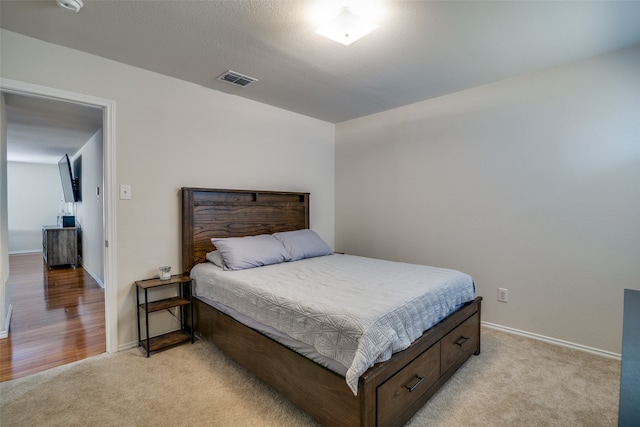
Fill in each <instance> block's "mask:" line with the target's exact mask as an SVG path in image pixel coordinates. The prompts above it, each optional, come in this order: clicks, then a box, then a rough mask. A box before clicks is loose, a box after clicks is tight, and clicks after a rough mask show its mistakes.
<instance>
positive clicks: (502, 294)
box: [498, 288, 509, 302]
mask: <svg viewBox="0 0 640 427" xmlns="http://www.w3.org/2000/svg"><path fill="white" fill-rule="evenodd" d="M498 301H500V302H509V289H505V288H498Z"/></svg>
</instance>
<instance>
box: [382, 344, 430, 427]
mask: <svg viewBox="0 0 640 427" xmlns="http://www.w3.org/2000/svg"><path fill="white" fill-rule="evenodd" d="M439 377H440V342H437V343H436V344H434V345H433V346H431V347H429V349H428V350H426V351H425V352H423V353H422V354H420V356H418V357H416V358H415V359H414V360H413V361H411V362H410V363H409V364H407V366H405V367H404V368H402V369H401V370H400V371H399V372H398V373H396V374H395V375H394V376H392V377H391V378H389V379H388V380H387V381H386V382H384V383H383V384H382V385H380V386H379V387H378V390H377V400H378V415H377V418H378V423H377V425H378V426H391V425H395V424H399V425H402V424H404V421H406V420H404V418H403V414H406V413H407V409H408V408H410V407H411V406H414V407H415V408H416V410H417V409H418V408H420V407H421V406H422V405H423V404H424V402H426V400H427V399H428V398H429V396H430V394H429V395H427V392H428V391H429V389H430V388H431V386H432V385H433V384H435V383H436V381H438V378H439Z"/></svg>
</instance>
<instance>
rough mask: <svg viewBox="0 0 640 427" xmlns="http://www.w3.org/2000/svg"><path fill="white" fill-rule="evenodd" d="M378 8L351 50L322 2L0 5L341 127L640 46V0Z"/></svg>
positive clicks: (71, 36) (77, 40)
mask: <svg viewBox="0 0 640 427" xmlns="http://www.w3.org/2000/svg"><path fill="white" fill-rule="evenodd" d="M323 3H325V4H326V3H331V4H334V6H341V5H344V4H346V3H348V2H346V1H345V2H337V3H336V2H326V1H325V2H323ZM356 3H359V4H362V3H374V2H356ZM375 3H377V4H378V6H380V7H381V8H382V10H383V11H384V15H383V18H382V19H380V21H379V24H380V28H378V29H377V30H375V31H374V32H373V33H371V34H370V35H368V36H366V37H364V38H363V39H361V40H358V41H356V42H355V43H353V44H352V45H350V46H343V45H341V44H338V43H336V42H333V41H331V40H328V39H325V38H323V37H321V36H319V35H318V34H316V33H315V32H314V30H315V29H316V24H314V23H313V22H312V19H311V12H312V11H313V10H314V8H315V7H317V6H318V4H319V2H317V1H273V0H266V1H92V0H85V6H84V8H83V9H82V10H81V11H80V12H79V13H72V12H69V11H66V10H63V9H61V8H59V7H57V6H56V2H55V1H54V0H49V1H7V0H2V1H1V2H0V15H1V18H0V24H1V26H2V28H4V29H7V30H10V31H14V32H17V33H21V34H24V35H27V36H30V37H34V38H37V39H41V40H45V41H48V42H52V43H56V44H59V45H63V46H67V47H70V48H74V49H78V50H81V51H85V52H89V53H92V54H95V55H99V56H102V57H106V58H110V59H113V60H115V61H119V62H123V63H126V64H130V65H133V66H137V67H140V68H144V69H148V70H152V71H155V72H158V73H161V74H165V75H168V76H173V77H176V78H179V79H183V80H186V81H190V82H193V83H196V84H199V85H202V86H205V87H208V88H211V89H214V90H219V91H223V92H227V93H232V94H235V95H238V96H242V97H246V98H249V99H253V100H256V101H259V102H263V103H266V104H270V105H273V106H276V107H280V108H283V109H286V110H290V111H294V112H297V113H300V114H303V115H306V116H310V117H315V118H318V119H320V120H324V121H328V122H332V123H338V122H341V121H345V120H349V119H352V118H356V117H361V116H365V115H368V114H372V113H376V112H379V111H384V110H388V109H390V108H394V107H398V106H401V105H405V104H409V103H413V102H417V101H422V100H425V99H429V98H433V97H437V96H441V95H445V94H448V93H452V92H456V91H460V90H464V89H468V88H471V87H475V86H478V85H482V84H486V83H490V82H494V81H498V80H501V79H505V78H509V77H513V76H516V75H519V74H522V73H527V72H531V71H536V70H541V69H545V68H548V67H553V66H558V65H562V64H566V63H570V62H574V61H578V60H582V59H586V58H589V57H592V56H595V55H599V54H603V53H606V52H610V51H613V50H618V49H622V48H625V47H629V46H633V45H637V44H640V2H636V1H621V2H620V1H613V0H606V1H497V2H493V1H382V2H375ZM226 70H234V71H237V72H240V73H243V74H247V75H249V76H251V77H255V78H257V79H259V81H258V82H256V83H253V84H251V85H250V86H248V87H245V88H237V87H234V86H231V85H229V84H228V83H224V82H220V81H216V80H215V79H216V77H217V76H218V75H220V74H221V73H223V72H225V71H226Z"/></svg>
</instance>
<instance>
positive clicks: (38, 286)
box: [0, 253, 106, 382]
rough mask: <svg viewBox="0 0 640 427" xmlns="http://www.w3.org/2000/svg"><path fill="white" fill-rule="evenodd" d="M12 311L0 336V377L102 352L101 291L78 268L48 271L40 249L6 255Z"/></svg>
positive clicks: (103, 328)
mask: <svg viewBox="0 0 640 427" xmlns="http://www.w3.org/2000/svg"><path fill="white" fill-rule="evenodd" d="M9 267H10V274H9V280H8V284H7V286H8V287H9V289H10V292H11V304H12V306H13V312H12V315H11V324H10V328H9V337H8V338H5V339H0V382H2V381H7V380H10V379H15V378H20V377H24V376H27V375H30V374H34V373H36V372H40V371H44V370H46V369H50V368H53V367H55V366H59V365H64V364H66V363H70V362H74V361H76V360H81V359H84V358H86V357H89V356H95V355H97V354H101V353H104V352H105V351H106V336H105V318H104V316H105V313H104V290H103V289H102V288H101V287H100V286H99V285H98V283H97V282H96V281H95V280H94V279H93V277H91V275H89V274H88V273H87V272H86V271H85V270H84V269H83V268H82V267H78V268H76V269H73V268H71V267H54V268H52V269H51V270H47V268H46V266H45V264H44V262H43V259H42V254H39V253H35V254H24V255H11V256H10V257H9Z"/></svg>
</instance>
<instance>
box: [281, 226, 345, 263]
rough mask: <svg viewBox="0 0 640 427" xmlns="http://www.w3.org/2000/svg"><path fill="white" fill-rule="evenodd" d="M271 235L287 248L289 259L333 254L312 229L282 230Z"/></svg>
mask: <svg viewBox="0 0 640 427" xmlns="http://www.w3.org/2000/svg"><path fill="white" fill-rule="evenodd" d="M273 236H274V237H275V238H276V239H278V240H279V241H281V242H282V244H283V245H284V247H285V248H287V252H289V255H290V256H291V261H298V260H300V259H305V258H313V257H318V256H325V255H331V254H333V251H332V250H331V248H330V247H329V245H327V244H326V243H325V241H324V240H322V238H321V237H320V236H318V235H317V234H316V232H315V231H313V230H309V229H304V230H296V231H284V232H282V233H275V234H273Z"/></svg>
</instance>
